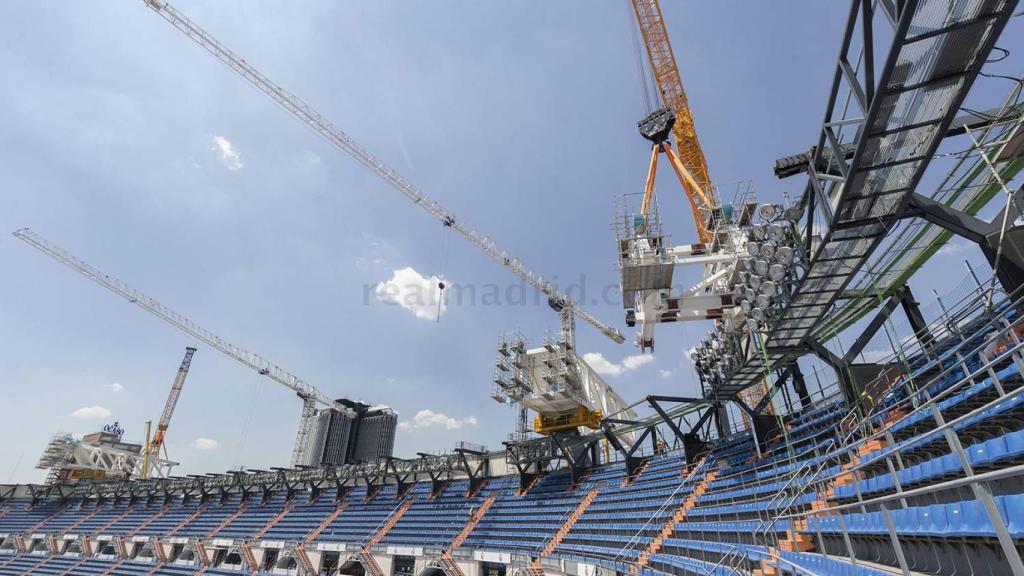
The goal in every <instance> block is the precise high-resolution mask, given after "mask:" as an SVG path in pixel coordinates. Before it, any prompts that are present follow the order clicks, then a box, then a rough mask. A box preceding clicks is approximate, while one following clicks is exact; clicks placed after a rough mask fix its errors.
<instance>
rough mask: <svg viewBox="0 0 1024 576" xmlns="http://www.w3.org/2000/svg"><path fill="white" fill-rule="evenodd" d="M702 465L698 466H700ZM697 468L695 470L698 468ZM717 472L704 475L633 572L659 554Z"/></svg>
mask: <svg viewBox="0 0 1024 576" xmlns="http://www.w3.org/2000/svg"><path fill="white" fill-rule="evenodd" d="M699 467H700V466H697V468H699ZM697 468H695V470H696V469H697ZM715 475H716V472H714V471H711V472H708V473H707V474H705V475H704V477H703V478H702V479H701V481H700V482H699V483H698V484H697V485H696V486H695V487H694V488H693V492H691V493H690V495H689V496H688V497H687V498H686V500H685V501H683V505H682V506H680V507H679V509H677V510H676V512H675V514H673V515H672V517H671V518H669V520H668V522H666V523H665V525H664V526H663V527H662V528H661V532H659V533H658V535H657V536H656V537H655V538H654V540H652V541H651V543H650V544H649V545H648V546H647V548H646V549H645V550H644V551H643V552H641V553H640V557H639V558H637V561H636V564H634V565H633V567H632V571H633V573H637V572H639V571H641V570H642V569H643V568H645V567H646V566H647V563H648V562H650V560H651V556H652V555H654V554H657V553H658V551H659V550H661V546H662V544H663V543H664V542H665V539H666V538H668V537H669V536H670V535H671V534H672V532H673V530H675V527H676V524H679V523H680V522H682V521H683V518H685V517H686V513H687V512H689V511H690V510H691V509H692V508H693V507H694V506H696V505H697V499H698V498H700V497H701V496H703V495H704V493H705V492H707V491H708V487H709V486H710V485H711V483H712V482H714V481H715Z"/></svg>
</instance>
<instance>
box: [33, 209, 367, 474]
mask: <svg viewBox="0 0 1024 576" xmlns="http://www.w3.org/2000/svg"><path fill="white" fill-rule="evenodd" d="M14 236H15V237H16V238H18V239H20V240H23V241H24V242H25V243H27V244H28V245H30V246H32V247H33V248H36V249H37V250H39V251H40V252H42V253H44V254H46V255H47V256H50V257H51V258H53V259H54V260H56V261H58V262H60V263H61V264H64V265H65V266H67V267H69V268H71V269H73V270H75V271H76V272H78V273H79V274H81V275H83V276H85V277H86V278H89V279H90V280H92V281H93V282H96V283H97V284H99V285H100V286H103V287H104V288H106V289H108V290H110V291H111V292H114V293H115V294H119V295H120V296H122V297H123V298H124V299H126V300H128V302H130V303H132V304H134V305H136V306H138V307H139V308H142V309H143V310H145V311H147V312H149V313H151V314H153V315H154V316H156V317H157V318H160V319H162V320H164V321H165V322H167V323H168V324H171V325H172V326H174V327H176V328H178V329H179V330H181V331H183V332H185V333H187V334H191V335H192V336H194V337H195V338H197V339H198V340H200V341H201V342H204V343H206V344H207V345H209V346H210V347H211V348H213V349H214V350H218V351H220V352H221V353H223V354H224V355H226V356H228V357H230V358H234V359H235V360H237V361H239V362H241V363H242V364H244V365H246V366H248V367H250V368H252V369H253V370H255V371H257V372H259V373H260V374H262V375H263V376H266V377H267V378H270V379H271V380H274V381H275V382H278V383H280V384H283V385H284V386H286V387H288V388H290V389H291V390H294V391H295V393H296V394H298V396H299V398H302V418H301V420H300V421H299V430H298V433H297V434H296V436H295V447H294V448H293V450H292V462H293V463H298V462H301V461H302V459H303V455H304V452H305V447H306V445H307V442H306V439H307V437H308V436H309V429H310V424H311V420H312V419H313V416H314V415H315V414H316V405H317V404H318V403H319V404H323V405H324V406H327V407H329V408H332V409H334V410H337V411H338V412H342V413H345V414H349V415H351V416H353V417H354V416H355V413H354V412H353V411H352V410H351V409H350V408H348V407H347V406H345V405H344V404H340V403H337V402H335V401H334V400H332V399H331V398H329V397H328V396H327V395H325V394H324V393H323V392H321V391H320V390H318V389H317V388H316V387H315V386H313V385H312V384H310V383H308V382H306V381H305V380H303V379H301V378H299V377H298V376H296V375H294V374H292V373H291V372H288V371H287V370H285V369H284V368H281V367H280V366H277V365H276V364H274V363H272V362H270V361H269V360H265V359H264V358H263V357H262V356H260V355H259V354H256V353H255V352H250V351H248V350H246V349H244V348H241V347H239V346H236V345H234V344H232V343H230V342H228V341H227V340H224V339H223V338H221V337H219V336H217V335H216V334H214V333H212V332H210V331H209V330H207V329H205V328H203V327H201V326H199V325H198V324H196V323H195V322H192V321H191V320H189V319H188V318H186V317H185V316H183V315H182V314H179V313H178V312H175V311H174V310H171V309H170V308H168V307H167V306H164V305H163V304H161V303H160V302H159V301H157V300H156V299H154V298H152V297H150V296H147V295H146V294H143V293H142V292H140V291H138V290H136V289H135V288H132V287H131V286H129V285H128V284H126V283H125V282H123V281H121V280H119V279H117V278H115V277H113V276H110V275H108V274H104V273H103V272H100V271H99V270H97V269H96V268H93V267H92V266H90V265H89V264H88V263H86V262H84V261H82V260H80V259H78V258H77V257H75V256H74V255H72V254H71V253H70V252H67V251H66V250H64V249H63V248H60V247H58V246H55V245H53V244H51V243H50V242H48V241H47V240H46V239H44V238H42V237H41V236H39V235H38V234H36V233H35V232H33V231H31V230H29V229H28V228H22V229H20V230H17V231H15V232H14ZM172 393H173V392H172Z"/></svg>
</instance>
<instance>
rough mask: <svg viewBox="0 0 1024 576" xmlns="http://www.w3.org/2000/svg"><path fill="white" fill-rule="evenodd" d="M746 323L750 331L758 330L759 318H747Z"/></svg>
mask: <svg viewBox="0 0 1024 576" xmlns="http://www.w3.org/2000/svg"><path fill="white" fill-rule="evenodd" d="M746 325H747V330H750V331H755V330H757V320H754V319H753V318H747V321H746Z"/></svg>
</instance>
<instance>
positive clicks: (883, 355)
mask: <svg viewBox="0 0 1024 576" xmlns="http://www.w3.org/2000/svg"><path fill="white" fill-rule="evenodd" d="M892 357H893V353H892V350H865V351H863V352H861V353H860V354H858V355H857V359H858V360H860V359H861V358H863V360H861V362H866V363H868V364H874V363H876V362H881V361H882V360H890V359H892Z"/></svg>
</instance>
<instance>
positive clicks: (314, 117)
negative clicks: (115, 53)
mask: <svg viewBox="0 0 1024 576" xmlns="http://www.w3.org/2000/svg"><path fill="white" fill-rule="evenodd" d="M143 1H144V2H145V3H146V6H148V7H149V8H150V9H151V10H153V12H155V13H156V14H158V15H159V16H160V17H161V18H163V19H164V20H166V21H167V22H168V23H170V24H171V25H172V26H174V27H175V28H177V29H178V30H179V31H181V32H182V33H183V34H185V35H186V36H188V38H189V39H191V40H192V41H193V42H195V43H196V44H198V45H199V46H200V47H201V48H203V49H204V50H206V51H207V52H209V53H210V54H212V55H213V56H214V57H216V58H217V59H218V60H220V61H221V62H222V63H223V64H224V65H225V66H227V67H228V68H230V69H231V70H233V71H234V72H236V73H237V74H238V75H239V76H241V77H242V78H245V79H246V80H248V81H249V82H250V83H251V84H252V85H253V86H255V87H256V88H258V89H260V91H262V92H263V93H264V94H266V95H267V96H269V97H270V98H271V99H272V100H274V101H275V102H277V103H278V104H280V105H281V106H282V107H283V108H284V109H285V110H287V111H288V112H290V113H291V114H292V115H293V116H295V117H296V118H298V119H299V120H300V121H301V122H302V123H303V124H306V125H307V126H308V127H309V128H311V129H312V130H313V131H314V132H316V133H317V134H319V135H320V136H321V137H323V138H324V139H325V140H327V141H328V142H330V143H331V144H333V145H335V146H336V147H338V148H339V149H341V151H343V152H345V153H346V154H348V155H349V156H351V157H352V158H354V159H355V160H357V161H358V162H359V163H361V164H363V165H364V166H366V167H367V168H369V169H370V170H371V171H372V172H373V173H374V174H376V175H377V176H378V177H380V179H382V180H383V181H384V182H385V183H387V184H388V185H389V186H391V187H392V188H394V189H395V190H397V191H399V192H401V193H402V195H404V196H405V197H406V198H408V199H409V200H410V201H412V202H413V203H414V204H415V205H417V206H419V207H420V208H422V209H423V210H425V211H426V212H427V214H429V215H430V216H431V217H433V218H434V219H435V220H437V221H439V222H440V223H441V224H442V225H444V226H446V227H448V228H451V229H452V230H453V231H454V232H455V233H456V234H458V235H459V236H461V237H462V238H464V239H465V240H466V241H467V242H469V243H470V244H472V245H473V246H476V247H477V249H479V250H480V251H481V252H483V253H484V254H486V255H487V256H488V257H490V258H491V259H492V260H495V261H497V262H498V263H499V264H501V265H502V266H503V267H504V268H505V269H506V270H508V271H510V272H512V273H513V274H515V275H516V276H518V277H519V278H521V279H522V280H523V281H525V282H526V283H527V284H529V285H531V286H533V287H534V288H536V289H537V290H539V291H540V292H541V293H542V294H544V295H545V296H546V297H547V299H548V304H549V305H550V306H551V307H552V308H553V309H554V310H555V311H557V312H558V313H559V316H560V318H561V325H562V334H563V336H567V337H569V338H570V340H568V342H569V343H572V342H573V340H571V339H574V338H575V323H574V322H573V318H574V317H576V318H580V319H582V320H584V321H585V322H587V323H588V324H590V325H591V326H593V327H594V328H596V329H597V330H598V331H599V332H601V334H604V335H605V336H607V337H608V338H610V339H612V340H613V341H615V342H616V343H619V344H621V343H622V342H623V341H624V340H625V338H624V337H623V336H622V334H621V333H620V332H619V331H618V329H616V328H614V327H611V326H608V325H606V324H604V323H603V322H601V321H600V320H598V319H597V318H596V317H595V316H594V315H592V314H591V313H589V312H587V311H586V310H584V309H583V308H581V307H580V305H579V304H578V303H576V302H574V301H573V300H572V299H571V298H569V296H568V294H566V293H564V292H562V291H560V290H558V289H557V288H556V287H555V286H554V285H552V284H551V283H550V282H549V281H547V280H545V279H544V277H543V276H541V275H539V274H536V273H534V272H532V271H531V270H529V269H528V268H526V267H525V266H524V265H523V263H522V262H521V261H520V260H519V259H518V258H515V257H512V256H510V255H509V254H508V252H507V251H505V250H503V249H501V248H500V247H499V246H498V245H497V244H495V243H494V241H493V240H491V239H490V237H488V236H480V235H479V234H478V233H477V232H476V231H475V230H473V229H472V228H470V227H469V226H468V225H467V224H465V223H464V222H462V221H461V220H460V219H458V218H456V217H455V215H454V214H452V213H451V212H449V211H448V210H446V209H445V208H444V207H443V206H441V205H440V204H438V203H437V201H436V200H434V199H432V198H430V197H429V196H427V195H426V194H424V193H423V192H421V191H419V190H418V189H417V188H415V187H414V186H413V185H412V184H411V183H410V182H409V181H408V180H406V179H405V178H403V177H402V176H401V175H400V174H399V173H398V172H396V171H395V170H394V169H393V168H390V167H389V166H387V165H385V164H384V162H382V161H381V160H380V159H379V158H377V157H376V156H374V155H373V154H371V153H370V152H369V151H368V150H366V149H365V148H363V147H362V146H360V145H359V144H358V143H356V142H355V141H354V140H352V138H350V137H349V136H348V134H346V133H345V132H343V131H342V130H341V129H340V128H338V127H337V126H335V125H334V124H332V123H331V122H330V121H329V120H327V118H325V117H324V116H323V115H322V114H320V113H319V112H317V111H316V110H315V109H313V107H312V106H310V105H309V104H307V103H306V102H305V101H304V100H302V99H301V98H299V97H298V96H296V95H294V94H292V93H291V92H289V91H287V90H285V89H284V88H282V87H281V86H279V85H278V84H276V83H275V82H274V81H273V80H271V79H270V78H268V77H266V76H264V75H263V73H261V72H260V71H259V70H257V69H256V68H254V67H253V66H252V65H251V64H249V63H248V62H246V61H245V60H244V59H243V58H242V57H240V56H239V55H237V54H235V53H234V52H232V51H231V50H230V49H229V48H227V47H226V46H224V45H223V44H221V43H220V42H219V41H218V40H217V39H216V38H214V37H213V36H212V35H210V33H208V32H207V31H206V30H204V29H203V28H202V27H200V26H199V25H198V24H196V23H195V22H193V21H192V20H190V19H189V18H188V17H186V16H185V15H184V14H182V13H181V12H180V11H178V9H176V8H175V7H174V6H172V5H171V4H169V3H168V2H165V1H164V0H143Z"/></svg>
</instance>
